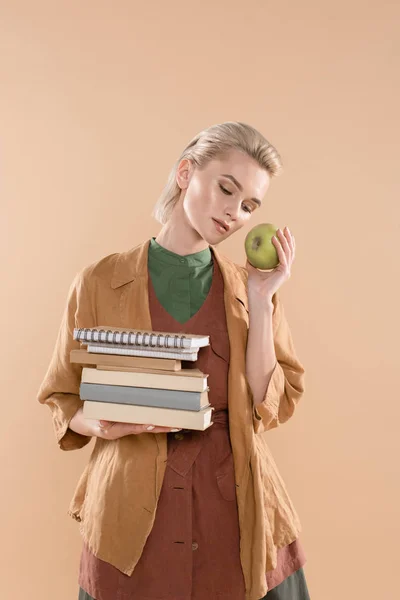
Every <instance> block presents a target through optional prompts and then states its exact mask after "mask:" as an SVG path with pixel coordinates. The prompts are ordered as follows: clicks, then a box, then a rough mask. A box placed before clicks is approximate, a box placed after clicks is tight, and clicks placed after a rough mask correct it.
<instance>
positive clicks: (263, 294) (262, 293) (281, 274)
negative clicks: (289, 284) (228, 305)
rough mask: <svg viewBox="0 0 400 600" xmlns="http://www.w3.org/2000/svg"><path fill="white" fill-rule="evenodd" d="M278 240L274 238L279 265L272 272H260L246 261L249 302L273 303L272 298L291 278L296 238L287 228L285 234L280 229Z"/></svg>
mask: <svg viewBox="0 0 400 600" xmlns="http://www.w3.org/2000/svg"><path fill="white" fill-rule="evenodd" d="M277 236H278V237H277V238H272V243H273V244H274V246H275V248H276V251H277V253H278V258H279V264H278V265H277V266H276V267H275V268H274V269H272V270H270V271H260V269H256V268H255V267H253V266H252V265H251V264H250V263H249V261H248V260H247V259H246V269H247V271H248V274H249V276H248V281H247V292H248V297H249V302H250V303H251V302H252V301H253V300H255V301H256V302H257V304H258V303H260V302H266V303H271V302H272V296H273V295H274V294H275V292H276V291H277V290H278V289H279V288H280V287H281V285H282V284H283V283H284V282H285V281H287V280H288V279H289V277H290V273H291V268H292V264H293V261H294V257H295V251H296V242H295V239H294V236H293V235H292V234H291V232H290V231H289V229H288V227H285V228H284V230H283V232H282V231H281V230H280V229H278V231H277Z"/></svg>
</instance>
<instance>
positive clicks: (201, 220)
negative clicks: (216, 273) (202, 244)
mask: <svg viewBox="0 0 400 600" xmlns="http://www.w3.org/2000/svg"><path fill="white" fill-rule="evenodd" d="M177 182H178V184H179V186H180V187H181V189H182V190H184V191H185V195H184V198H183V211H184V215H185V217H186V218H187V220H188V221H189V224H190V225H191V227H192V228H193V229H194V230H195V231H196V232H197V233H198V235H199V236H201V237H202V238H203V239H204V240H205V241H206V242H207V243H208V244H211V245H215V244H219V243H220V242H221V241H223V240H226V239H227V238H228V237H229V236H231V235H232V234H233V233H235V231H238V230H239V229H241V228H242V227H243V225H244V224H245V223H247V221H248V220H249V219H250V218H251V215H252V214H253V212H254V211H255V210H257V208H258V207H259V205H260V204H261V201H262V199H263V198H264V196H265V194H266V193H267V190H268V187H269V184H270V176H269V174H268V172H267V171H266V170H265V169H263V168H261V167H260V166H259V165H258V163H257V162H256V161H255V160H254V159H252V158H250V157H249V156H248V155H247V154H244V153H242V152H240V151H238V150H231V151H230V152H229V153H228V154H226V155H224V156H223V157H220V158H218V159H213V160H211V161H210V162H209V163H208V164H207V165H206V166H205V167H203V168H202V169H199V168H198V167H196V166H194V165H193V163H191V161H189V160H187V159H183V160H182V161H181V163H180V164H179V166H178V170H177ZM218 221H219V222H220V223H221V224H218Z"/></svg>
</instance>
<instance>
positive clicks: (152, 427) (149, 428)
mask: <svg viewBox="0 0 400 600" xmlns="http://www.w3.org/2000/svg"><path fill="white" fill-rule="evenodd" d="M146 429H147V430H148V431H150V430H151V429H154V425H149V426H148V427H147V428H146Z"/></svg>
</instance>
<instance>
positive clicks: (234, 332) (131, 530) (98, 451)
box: [38, 122, 309, 600]
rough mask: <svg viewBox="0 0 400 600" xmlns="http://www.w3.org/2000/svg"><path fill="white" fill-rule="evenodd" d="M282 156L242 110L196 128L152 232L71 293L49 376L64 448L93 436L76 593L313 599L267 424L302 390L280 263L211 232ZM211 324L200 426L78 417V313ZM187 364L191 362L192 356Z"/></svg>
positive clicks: (137, 324)
mask: <svg viewBox="0 0 400 600" xmlns="http://www.w3.org/2000/svg"><path fill="white" fill-rule="evenodd" d="M280 170H281V161H280V157H279V155H278V153H277V151H276V149H275V148H274V147H273V146H272V145H271V144H270V143H269V142H268V141H267V140H266V139H265V138H264V137H263V136H262V135H261V134H260V133H259V132H258V131H256V130H255V129H254V128H252V127H250V126H248V125H246V124H243V123H237V122H228V123H223V124H220V125H215V126H212V127H210V128H208V129H206V130H204V131H202V132H200V133H199V134H198V135H197V136H196V137H195V138H194V139H193V140H192V141H191V142H190V143H189V145H188V146H187V147H186V148H185V150H184V151H183V153H182V155H181V156H180V158H179V160H178V161H177V162H176V164H175V166H174V168H173V169H172V172H171V174H170V177H169V181H168V183H167V185H166V187H165V189H164V192H163V194H162V196H161V198H160V199H159V201H158V202H157V204H156V206H155V209H154V213H153V214H154V216H155V217H156V219H157V220H158V221H159V222H160V223H161V224H162V228H161V230H160V232H159V234H158V235H157V236H156V237H152V238H151V239H150V240H146V241H145V242H143V243H141V244H139V245H138V246H136V247H134V248H133V249H131V250H128V251H127V252H122V253H117V254H112V255H110V256H106V257H105V258H103V259H101V260H100V261H98V262H96V263H94V264H92V265H90V266H88V267H86V268H85V269H83V270H82V271H81V272H80V273H79V274H78V275H77V276H76V278H75V280H74V282H73V284H72V285H71V289H70V291H69V295H68V301H67V306H66V309H65V312H64V316H63V319H62V323H61V327H60V331H59V334H58V338H57V342H56V347H55V349H54V354H53V357H52V360H51V363H50V366H49V369H48V372H47V374H46V377H45V379H44V381H43V383H42V386H41V389H40V391H39V397H38V399H39V401H40V402H41V403H44V404H47V405H48V406H49V407H50V409H51V411H52V415H53V423H54V427H55V432H56V436H57V440H58V443H59V445H60V448H61V449H63V450H72V449H76V448H81V447H83V446H84V445H86V444H87V443H88V442H89V441H90V439H91V438H92V437H95V438H96V443H95V447H94V449H93V452H92V455H91V457H90V460H89V464H88V465H87V467H86V468H85V470H84V472H83V474H82V476H81V479H80V481H79V483H78V486H77V489H76V491H75V494H74V497H73V499H72V502H71V505H70V509H69V514H70V515H71V516H72V517H73V518H75V519H76V520H77V521H78V522H79V523H80V531H81V534H82V536H83V541H84V544H83V551H82V556H81V561H80V574H79V584H80V590H79V600H91V599H92V598H94V599H95V600H115V599H116V598H118V599H120V600H131V599H132V600H151V599H154V600H155V599H157V600H205V599H207V600H210V599H214V598H218V599H219V600H228V599H229V600H259V599H260V598H265V597H267V598H268V600H273V599H279V600H300V599H301V600H306V599H308V598H309V596H308V591H307V585H306V581H305V578H304V573H303V569H302V567H303V565H304V563H305V558H304V553H303V550H302V548H301V545H300V542H299V539H298V538H299V532H300V523H299V520H298V516H297V514H296V511H295V509H294V507H293V506H292V503H291V501H290V498H289V496H288V494H287V492H286V488H285V485H284V482H283V481H282V479H281V477H280V475H279V473H278V471H277V468H276V465H275V463H274V461H273V458H272V456H271V454H270V452H269V449H268V446H267V444H266V440H265V436H264V435H262V433H263V432H265V431H267V430H269V429H271V428H273V427H277V426H278V425H279V424H281V423H283V422H285V421H286V420H287V419H289V417H290V416H291V415H292V414H293V412H294V409H295V406H296V404H297V402H298V401H299V400H300V398H301V396H302V395H303V392H304V368H303V366H302V365H301V363H300V362H299V360H298V358H297V356H296V353H295V349H294V345H293V341H292V338H291V333H290V329H289V326H288V323H287V321H286V318H285V314H284V310H283V306H282V303H281V301H280V297H279V294H278V290H279V288H280V287H281V285H282V284H283V283H284V282H285V281H287V280H288V278H289V277H290V271H291V267H292V264H293V260H294V257H295V239H294V236H293V235H292V233H291V232H290V231H289V229H288V228H287V227H285V229H284V230H283V231H279V232H278V235H277V237H276V238H275V239H274V240H273V243H274V245H275V248H276V250H277V253H278V257H279V265H278V266H277V267H276V268H275V269H273V270H270V271H264V272H263V271H259V270H258V269H255V268H253V267H252V266H251V265H250V264H249V262H248V261H246V268H244V267H240V266H238V265H236V264H234V263H233V262H232V261H230V260H229V259H228V258H226V257H224V256H222V255H221V254H220V253H219V251H218V250H217V249H216V248H215V246H217V245H218V244H219V243H220V242H221V241H223V240H226V239H227V238H228V237H230V236H231V235H233V234H234V233H235V232H236V231H238V230H239V229H241V228H242V227H243V226H245V225H249V224H250V222H251V219H252V216H253V213H254V212H256V211H257V209H258V207H259V206H260V205H261V201H262V199H263V198H264V196H265V194H266V192H267V190H268V187H269V184H270V180H271V178H272V177H273V176H275V175H277V174H278V173H279V172H280ZM98 325H106V326H109V327H110V328H112V327H125V328H132V329H133V328H136V329H142V330H151V329H152V330H155V331H173V332H182V333H184V332H186V333H192V334H208V335H210V346H208V347H206V348H203V349H202V350H201V351H200V352H199V357H198V360H197V361H196V363H194V364H191V365H190V366H192V367H197V368H199V369H200V370H202V371H203V372H205V373H207V374H208V375H209V378H208V384H209V386H210V391H209V399H210V403H211V404H212V405H213V406H214V412H213V425H212V426H211V427H210V428H209V429H207V430H206V431H204V432H201V431H189V430H183V431H179V432H178V433H174V431H175V432H176V429H174V428H170V427H158V426H156V425H155V424H151V423H150V424H147V425H132V424H128V423H112V422H106V421H89V420H86V419H84V418H83V415H82V404H83V403H82V401H81V400H80V397H79V383H80V376H81V367H80V366H79V365H76V364H72V363H70V362H69V353H70V351H71V350H72V349H74V348H78V347H79V343H77V342H75V341H74V340H73V339H72V331H73V328H74V327H96V326H98ZM188 366H189V365H188Z"/></svg>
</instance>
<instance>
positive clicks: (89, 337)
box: [74, 327, 187, 349]
mask: <svg viewBox="0 0 400 600" xmlns="http://www.w3.org/2000/svg"><path fill="white" fill-rule="evenodd" d="M103 333H105V334H106V335H105V338H106V339H101V336H102V334H103ZM96 334H98V336H97V339H96ZM109 334H111V338H110V337H109ZM117 335H118V336H120V340H119V341H118V342H117ZM140 335H141V336H142V343H139V336H140ZM124 336H125V337H126V336H127V339H126V340H125V341H124ZM146 336H148V338H149V339H148V343H147V344H146ZM186 337H187V336H186V335H183V334H182V335H178V334H174V335H171V334H169V333H167V334H165V335H163V334H162V333H158V334H156V333H150V332H148V331H143V332H141V331H136V332H132V331H130V332H128V331H113V330H112V329H107V330H106V329H90V328H88V327H80V328H79V329H77V330H76V332H75V333H74V339H75V340H78V341H80V342H82V341H84V342H95V343H99V344H118V345H120V346H136V347H139V348H174V349H182V348H184V344H183V340H184V339H186ZM161 338H164V343H162V342H161ZM168 338H172V339H173V340H174V344H173V346H168ZM154 340H155V343H153V341H154Z"/></svg>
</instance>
